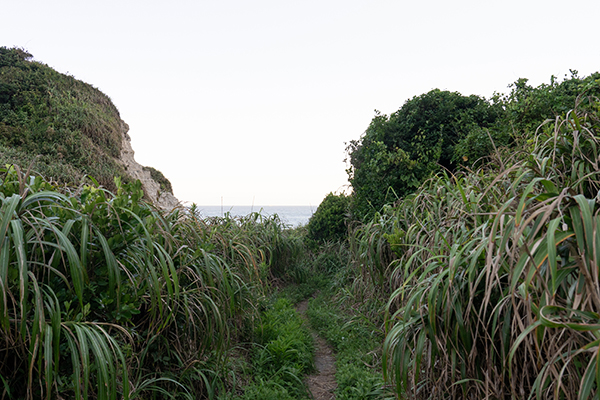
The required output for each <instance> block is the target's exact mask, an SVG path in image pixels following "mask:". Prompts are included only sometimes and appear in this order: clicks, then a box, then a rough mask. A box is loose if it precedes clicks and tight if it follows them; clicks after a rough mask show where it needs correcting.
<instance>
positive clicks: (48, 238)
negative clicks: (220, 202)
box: [0, 167, 293, 399]
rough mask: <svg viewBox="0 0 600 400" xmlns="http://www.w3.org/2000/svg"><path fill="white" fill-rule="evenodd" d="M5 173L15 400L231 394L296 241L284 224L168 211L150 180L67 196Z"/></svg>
mask: <svg viewBox="0 0 600 400" xmlns="http://www.w3.org/2000/svg"><path fill="white" fill-rule="evenodd" d="M0 174H1V176H0V199H1V201H2V205H1V207H0V294H1V295H0V339H1V340H0V377H1V382H0V392H1V393H2V396H1V397H2V398H9V399H10V398H32V399H33V398H36V399H37V398H56V397H75V398H90V397H91V398H98V399H116V398H125V399H127V398H190V399H196V398H215V397H216V396H217V394H218V393H219V392H223V391H225V390H227V387H228V385H229V384H230V383H229V381H230V379H231V377H230V376H228V374H227V371H226V367H225V365H226V362H227V357H226V356H227V354H228V351H229V348H230V346H231V343H232V340H233V338H235V337H237V336H239V335H244V332H245V331H251V327H252V323H253V319H254V318H255V316H256V315H257V312H256V309H255V306H254V305H255V304H256V301H255V299H256V296H260V295H262V294H263V292H264V286H263V282H262V281H263V280H266V279H269V277H270V276H271V275H273V274H274V273H275V272H273V271H277V268H280V267H278V265H279V264H278V263H280V262H284V261H285V260H284V258H285V257H289V256H290V254H291V253H290V251H292V250H293V245H290V244H289V243H292V242H293V241H290V240H288V239H287V236H286V235H285V234H284V233H283V228H282V226H283V224H280V223H279V222H278V221H277V220H275V219H271V220H266V221H260V222H257V221H249V222H248V223H247V224H246V222H245V221H232V220H227V221H203V220H199V219H198V218H196V216H195V215H194V213H193V212H188V211H186V210H183V209H181V210H175V211H173V212H172V213H170V214H164V213H163V212H162V211H159V210H156V209H154V208H153V207H151V206H149V205H148V204H146V203H144V202H143V201H141V198H142V196H143V192H142V191H141V187H140V184H139V182H136V183H131V184H123V183H121V182H119V181H118V180H117V183H116V187H117V188H118V190H117V192H116V193H114V194H113V193H111V192H108V191H105V190H103V189H100V188H96V187H91V186H85V187H81V188H79V189H77V190H75V189H67V191H65V190H64V189H62V192H59V191H58V190H57V188H56V187H53V186H52V185H51V184H49V183H47V182H45V181H44V180H42V179H41V178H39V177H32V176H29V175H28V173H23V172H21V171H20V170H19V169H18V168H14V167H7V168H3V169H1V170H0ZM271 269H273V270H271Z"/></svg>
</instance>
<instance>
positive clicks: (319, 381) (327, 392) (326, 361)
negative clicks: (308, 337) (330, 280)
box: [296, 300, 337, 400]
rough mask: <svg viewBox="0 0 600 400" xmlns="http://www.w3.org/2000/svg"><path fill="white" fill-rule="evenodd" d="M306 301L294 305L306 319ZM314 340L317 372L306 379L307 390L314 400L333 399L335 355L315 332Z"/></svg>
mask: <svg viewBox="0 0 600 400" xmlns="http://www.w3.org/2000/svg"><path fill="white" fill-rule="evenodd" d="M307 308H308V300H303V301H301V302H300V303H298V304H297V305H296V310H297V311H298V312H299V313H300V315H301V316H302V318H304V319H305V320H306V319H307V318H306V310H307ZM312 336H313V338H314V339H315V367H316V369H317V372H316V373H315V374H313V375H309V376H308V377H307V378H306V383H307V385H308V389H309V390H310V392H311V394H312V397H313V398H314V399H315V400H331V399H335V394H334V391H335V389H336V388H337V383H336V381H335V355H334V353H333V348H332V347H331V346H330V345H329V343H327V341H325V339H323V338H322V337H320V336H319V335H317V333H316V332H314V331H313V332H312Z"/></svg>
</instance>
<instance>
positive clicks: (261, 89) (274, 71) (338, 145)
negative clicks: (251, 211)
mask: <svg viewBox="0 0 600 400" xmlns="http://www.w3.org/2000/svg"><path fill="white" fill-rule="evenodd" d="M0 13H1V15H2V18H1V22H0V46H9V47H12V46H18V47H23V48H25V49H26V50H28V51H29V52H30V53H31V54H33V56H34V59H35V60H37V61H41V62H43V63H45V64H48V65H49V66H51V67H53V68H55V69H56V70H58V71H59V72H63V73H69V74H71V75H73V76H74V77H76V78H78V79H81V80H83V81H85V82H88V83H91V84H92V85H94V86H95V87H97V88H99V89H100V90H102V91H103V92H104V93H106V94H107V95H108V96H110V97H111V99H112V100H113V102H114V103H115V105H116V106H117V108H118V109H119V110H120V113H121V117H122V118H123V119H124V120H125V122H127V123H128V124H129V127H130V131H129V134H130V136H131V138H132V145H133V148H134V150H135V156H136V160H137V161H138V162H139V163H141V164H143V165H149V166H153V167H155V168H157V169H159V170H161V171H162V172H163V173H164V174H165V175H166V176H167V178H169V179H170V180H171V182H172V183H173V187H174V192H175V195H176V196H177V197H178V198H179V199H180V200H182V201H187V202H195V203H197V204H199V205H218V204H221V199H223V202H224V204H226V205H251V204H254V205H313V206H316V205H318V204H319V203H320V202H321V200H322V199H323V197H325V195H327V193H329V192H337V191H341V190H343V189H344V188H345V187H346V186H347V175H346V172H345V168H346V165H345V163H344V158H345V142H348V141H350V140H353V139H358V138H359V137H360V136H361V134H362V133H363V132H364V130H365V129H366V128H367V126H368V125H369V122H370V121H371V118H372V117H373V116H374V110H375V109H377V110H380V111H381V112H383V113H385V114H389V113H392V112H394V111H396V110H397V109H398V108H400V107H401V106H402V104H403V103H404V102H405V101H406V100H407V99H409V98H412V97H413V96H417V95H420V94H422V93H425V92H427V91H429V90H431V89H434V88H439V89H442V90H450V91H458V92H460V93H462V94H464V95H469V94H477V95H481V96H484V97H487V98H489V97H490V96H492V94H493V93H494V92H501V93H504V92H506V91H507V85H508V84H510V83H511V82H514V81H516V80H517V79H518V78H529V79H530V82H531V83H532V84H534V85H538V84H540V83H548V82H549V81H550V76H551V75H555V76H557V77H559V78H561V79H562V78H563V77H564V75H565V74H568V73H569V69H575V70H578V71H579V72H580V75H589V74H590V73H592V72H595V71H598V70H600V44H599V41H598V17H600V1H598V0H569V1H548V0H538V1H529V0H519V1H515V0H503V1H484V0H477V1H466V0H460V1H447V0H430V1H424V0H421V1H419V0H411V1H405V0H396V1H394V0H360V1H359V0H318V1H317V0H302V1H300V0H298V1H291V0H224V1H222V0H212V1H205V0H196V1H178V0H170V1H150V0H145V1H137V0H135V1H127V0H118V1H108V0H102V1H99V0H98V1H81V0H78V1H54V0H44V1H28V0H10V1H9V0H0Z"/></svg>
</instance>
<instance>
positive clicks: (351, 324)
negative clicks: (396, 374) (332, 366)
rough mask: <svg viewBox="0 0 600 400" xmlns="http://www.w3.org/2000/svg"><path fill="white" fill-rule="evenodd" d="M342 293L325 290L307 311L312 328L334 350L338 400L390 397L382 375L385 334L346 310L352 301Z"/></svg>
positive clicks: (353, 312)
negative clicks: (346, 305)
mask: <svg viewBox="0 0 600 400" xmlns="http://www.w3.org/2000/svg"><path fill="white" fill-rule="evenodd" d="M342 293H343V291H340V292H338V294H337V295H335V294H334V293H333V292H332V291H330V290H325V291H322V292H321V293H320V294H319V295H318V296H317V297H316V298H314V299H311V300H310V302H309V306H308V310H307V316H308V318H309V319H310V323H311V325H312V327H313V328H315V330H316V331H317V332H318V333H319V334H320V335H321V336H322V337H323V338H325V339H326V340H327V341H328V342H329V343H330V344H331V345H332V346H333V347H334V349H335V353H336V370H337V372H336V380H337V384H338V388H337V391H336V399H339V400H351V399H383V398H386V397H389V396H388V393H387V390H386V388H385V386H384V382H383V378H382V373H381V368H382V365H381V344H382V341H383V332H382V331H381V330H380V329H379V328H378V327H377V326H376V325H374V324H373V322H371V321H369V320H368V319H366V318H362V317H361V315H362V313H361V312H359V311H358V310H345V306H344V304H348V300H349V299H348V298H345V297H344V296H343V295H342ZM332 299H333V300H334V301H332ZM348 311H350V312H348Z"/></svg>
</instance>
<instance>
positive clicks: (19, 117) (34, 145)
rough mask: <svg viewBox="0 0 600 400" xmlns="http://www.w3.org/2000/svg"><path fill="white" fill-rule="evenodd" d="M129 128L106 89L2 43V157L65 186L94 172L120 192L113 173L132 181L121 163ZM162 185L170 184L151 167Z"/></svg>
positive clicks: (168, 187)
mask: <svg viewBox="0 0 600 400" xmlns="http://www.w3.org/2000/svg"><path fill="white" fill-rule="evenodd" d="M126 131H127V128H126V125H125V123H124V122H123V121H122V120H121V118H120V116H119V112H118V110H117V108H116V107H115V106H114V104H113V103H112V101H111V100H110V98H109V97H108V96H106V95H105V94H104V93H102V92H100V91H99V90H98V89H96V88H94V87H93V86H91V85H89V84H87V83H84V82H81V81H79V80H77V79H75V78H73V77H72V76H68V75H64V74H61V73H58V72H56V71H55V70H53V69H52V68H50V67H48V66H47V65H44V64H42V63H39V62H35V61H32V55H31V54H29V53H27V52H26V51H24V50H21V49H16V48H12V49H9V48H6V47H0V159H1V160H2V161H3V163H12V164H16V165H19V166H20V167H21V168H22V169H24V170H25V169H27V168H28V167H30V166H32V168H33V170H34V171H36V172H37V173H38V174H41V175H43V176H45V177H47V178H48V179H51V180H53V181H56V182H58V183H61V184H67V185H75V186H77V185H79V184H80V183H81V182H82V180H83V179H84V177H86V176H91V177H93V178H94V179H96V180H97V181H98V182H99V183H100V184H101V185H102V186H104V187H105V188H107V189H110V190H115V189H116V187H115V184H114V179H113V178H114V177H115V176H119V177H120V178H121V179H122V180H123V181H124V182H128V181H129V180H130V178H129V176H128V175H127V173H126V171H125V170H124V168H123V166H122V164H120V163H119V162H118V159H119V158H120V155H121V138H122V135H123V133H124V132H126ZM151 173H152V175H153V177H154V178H155V180H156V181H157V182H159V183H160V184H161V187H163V188H164V189H166V190H168V191H171V192H172V190H171V184H170V183H169V181H168V180H167V179H166V178H165V177H164V176H163V175H162V173H161V172H160V171H157V170H154V169H152V170H151Z"/></svg>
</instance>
